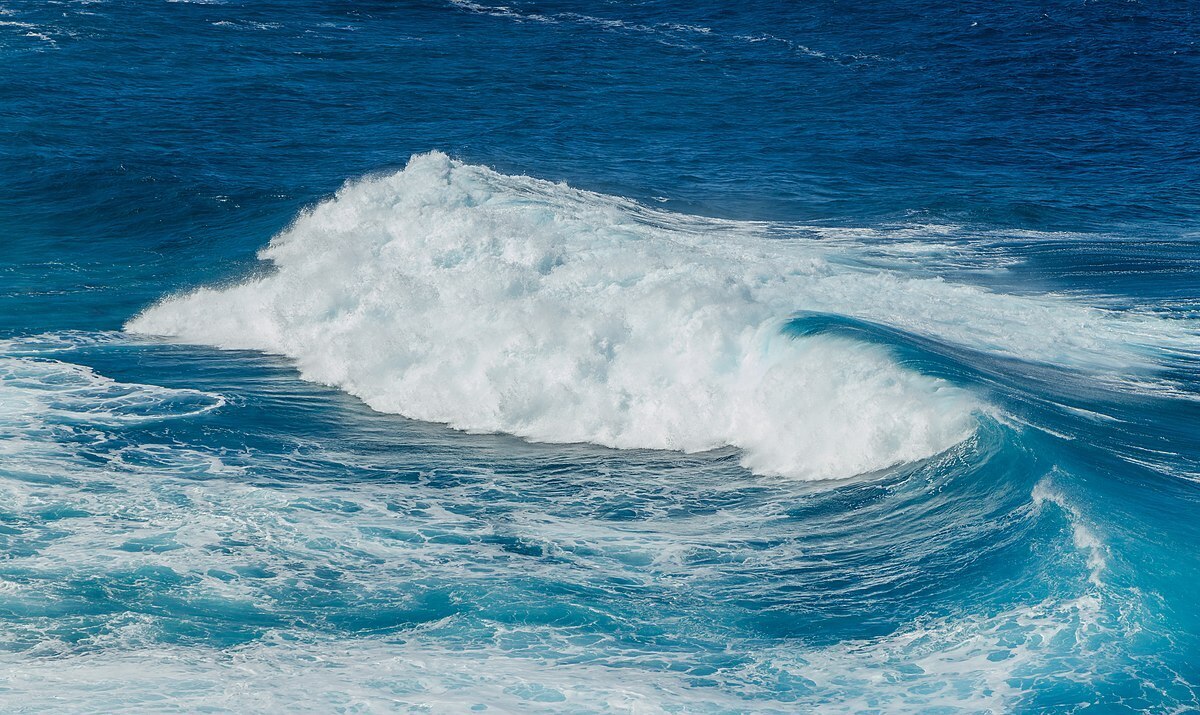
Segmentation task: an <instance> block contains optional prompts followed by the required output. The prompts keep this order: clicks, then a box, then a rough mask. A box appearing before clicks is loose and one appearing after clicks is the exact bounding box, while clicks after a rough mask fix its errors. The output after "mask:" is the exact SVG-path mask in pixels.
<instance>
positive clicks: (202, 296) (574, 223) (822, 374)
mask: <svg viewBox="0 0 1200 715" xmlns="http://www.w3.org/2000/svg"><path fill="white" fill-rule="evenodd" d="M768 228H772V227H767V226H765V225H763V224H757V223H752V222H733V221H723V220H716V219H704V218H697V217H689V216H682V215H678V214H672V213H669V212H664V211H655V210H651V209H647V208H645V207H643V206H641V205H639V204H636V203H634V202H631V201H628V200H624V199H620V198H617V197H611V196H605V195H600V194H595V193H591V192H586V191H580V190H577V189H573V188H571V187H568V186H566V185H563V184H556V183H552V182H547V181H541V180H537V179H532V178H528V177H518V176H507V175H503V174H499V173H496V172H494V171H491V170H489V169H487V168H484V167H479V166H472V165H468V164H464V163H461V162H458V161H454V160H451V159H449V158H448V157H446V156H445V155H443V154H439V153H431V154H426V155H418V156H414V157H413V158H412V160H411V161H410V162H409V165H408V166H407V167H406V168H405V169H404V170H403V171H400V172H397V173H394V174H391V175H387V176H378V177H372V178H368V179H364V180H361V181H358V182H353V183H349V184H347V185H346V186H345V187H344V188H343V189H342V190H340V191H339V192H338V193H337V195H336V196H334V197H333V198H332V199H330V200H328V201H325V202H323V203H321V204H319V205H317V206H316V207H314V208H313V209H311V210H310V211H307V212H306V213H304V214H302V215H301V216H300V217H298V218H297V220H296V221H295V223H294V224H293V225H292V226H291V227H289V228H288V229H287V230H285V231H284V232H283V233H281V234H279V235H278V236H276V237H275V238H274V239H273V240H272V241H271V242H270V244H269V245H268V246H267V247H266V248H265V249H264V250H263V251H262V252H261V254H260V257H261V258H262V259H264V260H266V261H269V262H270V263H271V264H273V267H274V270H273V271H272V272H270V273H269V274H268V275H264V276H260V277H256V278H252V279H249V280H246V281H244V282H242V283H240V284H236V285H232V286H222V287H207V288H200V289H198V290H195V291H193V292H191V293H187V294H184V295H178V296H172V297H168V298H166V299H165V300H163V301H161V302H160V303H158V304H157V305H154V306H152V307H150V308H149V309H147V310H146V311H144V312H143V313H142V314H140V315H139V316H137V317H136V318H134V319H133V320H131V321H130V322H129V323H128V325H127V326H126V329H127V330H128V331H130V332H133V333H141V334H153V335H162V336H169V337H171V338H174V339H176V340H179V341H182V342H191V343H199V344H206V345H212V346H216V347H221V348H233V349H254V350H261V351H266V352H271V353H276V354H280V355H285V356H288V357H290V358H292V359H294V360H295V361H296V364H297V366H298V368H299V369H300V371H301V374H302V376H303V377H304V378H305V379H308V380H312V381H316V382H320V383H325V384H329V385H335V386H338V387H340V388H342V389H343V390H345V391H347V392H349V393H351V394H353V395H356V396H358V397H359V398H361V399H362V400H364V401H365V402H366V403H367V404H368V405H370V406H371V407H373V408H375V409H377V410H380V411H385V412H394V413H398V414H402V415H405V416H408V417H412V418H416V419H421V420H428V421H435V422H443V423H446V424H449V425H451V426H454V427H456V428H459V429H464V430H471V431H482V432H505V433H510V434H515V435H518V436H521V437H525V438H527V439H530V440H535V441H543V442H591V443H595V444H600V445H606V446H611V447H617V448H653V449H672V450H682V451H688V452H693V451H703V450H708V449H713V448H718V447H723V446H732V447H736V448H739V449H740V450H741V452H742V455H743V457H742V462H743V464H744V465H745V466H746V467H748V468H750V469H751V470H753V471H755V472H757V473H760V474H772V475H785V476H791V477H797V478H803V479H820V478H833V477H843V476H848V475H853V474H858V473H864V472H871V471H876V470H880V469H885V468H888V467H891V466H894V465H897V464H901V463H907V462H913V461H918V460H921V459H924V458H927V457H930V456H932V455H935V454H938V453H940V452H943V451H945V450H946V449H948V448H950V447H951V446H953V445H955V444H957V443H959V442H961V441H962V440H963V439H965V438H966V437H967V436H969V435H970V434H971V433H972V431H973V429H974V428H975V424H976V417H977V415H978V414H979V413H980V412H981V411H987V410H988V409H989V408H988V407H987V406H986V404H985V403H984V402H983V400H981V399H980V398H979V397H978V396H977V395H976V394H974V393H972V392H971V391H969V390H966V389H963V388H962V387H960V386H956V385H955V384H953V383H952V382H951V381H950V380H947V379H943V378H941V377H936V376H931V375H929V374H924V373H923V372H920V371H918V370H914V369H911V368H910V367H908V366H906V365H903V364H901V362H899V361H898V360H897V358H896V356H895V351H894V349H893V346H891V345H889V344H887V341H877V340H861V339H857V338H856V337H855V336H847V335H839V334H834V333H830V332H828V331H816V332H811V333H809V334H802V333H803V331H801V332H799V333H798V332H797V331H796V330H795V329H794V327H793V328H792V329H789V328H788V325H789V321H790V320H791V318H792V317H793V316H794V315H796V314H797V313H798V312H800V311H805V312H815V313H824V314H828V315H832V316H842V317H845V318H853V319H856V320H859V321H867V322H869V323H874V324H878V325H882V326H888V329H889V330H898V331H904V332H905V333H909V334H913V335H917V336H924V337H926V338H929V339H935V340H938V341H941V342H944V343H948V344H954V345H958V346H963V347H964V348H967V349H970V350H971V351H975V352H979V353H986V354H989V355H995V356H998V357H1000V358H1003V359H1009V360H1020V361H1029V362H1040V363H1050V364H1057V365H1062V366H1067V367H1070V368H1073V369H1082V370H1087V371H1093V372H1107V373H1114V374H1119V375H1125V374H1127V373H1130V372H1131V371H1132V372H1145V371H1147V370H1151V369H1153V368H1154V366H1155V365H1156V364H1157V361H1158V360H1160V358H1161V355H1162V354H1163V353H1164V351H1167V350H1171V349H1176V350H1178V349H1183V348H1187V349H1191V348H1192V347H1193V346H1194V344H1195V334H1194V331H1192V332H1189V329H1188V328H1186V327H1184V326H1181V324H1179V323H1173V322H1171V321H1165V320H1161V319H1155V318H1152V317H1148V316H1139V315H1132V314H1123V313H1115V312H1112V311H1106V310H1101V309H1098V308H1094V307H1090V306H1087V305H1084V304H1081V303H1078V302H1075V301H1071V300H1067V299H1064V298H1061V297H1056V296H1016V295H1007V294H1003V293H997V292H992V291H988V290H985V289H983V288H979V287H975V286H970V285H964V284H956V283H951V282H947V281H944V280H941V279H939V278H930V277H921V276H917V275H913V274H911V273H905V272H904V271H901V270H887V269H880V268H871V267H866V266H863V265H861V262H860V261H857V260H856V259H857V258H858V255H857V254H856V251H858V250H859V249H858V248H856V247H855V246H853V245H849V244H840V245H834V246H827V245H823V244H822V243H821V242H820V241H814V240H811V239H803V238H799V237H787V238H782V239H781V238H778V237H777V236H778V235H779V231H778V230H777V229H778V227H773V230H770V231H768V230H767V229H768ZM768 234H770V235H771V236H775V237H774V238H771V237H768ZM856 264H857V265H856Z"/></svg>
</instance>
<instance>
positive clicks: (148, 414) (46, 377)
mask: <svg viewBox="0 0 1200 715" xmlns="http://www.w3.org/2000/svg"><path fill="white" fill-rule="evenodd" d="M223 404H225V401H224V399H223V398H222V397H220V396H219V395H213V394H210V393H207V392H201V391H199V390H189V389H171V388H166V387H158V386H156V385H139V384H132V383H123V382H117V381H115V380H112V379H110V378H107V377H105V376H103V375H99V374H97V373H96V372H95V371H93V370H92V369H91V368H88V367H84V366H82V365H74V364H71V363H66V362H61V361H58V360H49V359H32V358H16V357H0V426H6V427H12V426H20V427H24V428H29V427H31V426H33V425H35V424H40V423H43V422H46V421H58V422H70V423H74V424H80V423H83V424H91V425H119V424H130V423H137V422H148V421H154V420H161V419H170V418H177V417H192V416H195V415H199V414H203V413H205V412H208V411H210V410H214V409H216V408H218V407H220V406H221V405H223Z"/></svg>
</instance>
